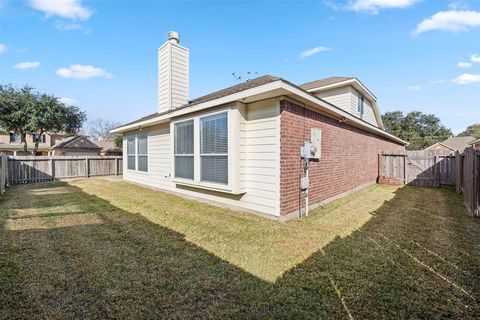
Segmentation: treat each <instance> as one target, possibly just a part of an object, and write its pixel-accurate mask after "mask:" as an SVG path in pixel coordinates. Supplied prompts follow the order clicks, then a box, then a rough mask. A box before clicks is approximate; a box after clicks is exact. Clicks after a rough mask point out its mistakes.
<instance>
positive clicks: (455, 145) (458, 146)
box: [425, 136, 475, 151]
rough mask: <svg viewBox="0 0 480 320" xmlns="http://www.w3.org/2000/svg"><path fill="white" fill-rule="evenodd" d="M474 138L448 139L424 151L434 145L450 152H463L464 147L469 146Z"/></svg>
mask: <svg viewBox="0 0 480 320" xmlns="http://www.w3.org/2000/svg"><path fill="white" fill-rule="evenodd" d="M474 139H475V138H474V137H472V136H464V137H450V138H448V139H447V140H445V141H442V142H437V143H435V144H433V145H431V146H430V147H427V148H425V150H428V149H431V148H433V147H434V146H436V145H442V146H444V147H446V148H448V149H450V150H452V151H457V150H458V151H463V150H465V148H466V147H468V146H469V145H470V143H471V142H472V140H474Z"/></svg>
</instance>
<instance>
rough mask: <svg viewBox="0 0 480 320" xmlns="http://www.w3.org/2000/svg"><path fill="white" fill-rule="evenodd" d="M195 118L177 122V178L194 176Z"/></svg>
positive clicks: (175, 156) (175, 142) (175, 146)
mask: <svg viewBox="0 0 480 320" xmlns="http://www.w3.org/2000/svg"><path fill="white" fill-rule="evenodd" d="M193 153H194V151H193V120H188V121H183V122H178V123H175V130H174V158H175V178H184V179H191V180H193V178H194V157H193Z"/></svg>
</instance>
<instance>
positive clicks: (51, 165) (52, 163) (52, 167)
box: [50, 158, 55, 181]
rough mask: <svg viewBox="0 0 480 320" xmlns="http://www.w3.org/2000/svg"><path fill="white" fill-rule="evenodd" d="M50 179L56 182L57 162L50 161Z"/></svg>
mask: <svg viewBox="0 0 480 320" xmlns="http://www.w3.org/2000/svg"><path fill="white" fill-rule="evenodd" d="M50 177H51V178H52V181H55V162H54V160H53V158H52V159H50Z"/></svg>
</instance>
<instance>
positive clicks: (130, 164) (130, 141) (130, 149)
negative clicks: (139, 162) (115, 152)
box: [127, 135, 136, 170]
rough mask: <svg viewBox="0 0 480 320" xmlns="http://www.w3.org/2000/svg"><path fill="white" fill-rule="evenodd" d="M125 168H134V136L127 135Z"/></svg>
mask: <svg viewBox="0 0 480 320" xmlns="http://www.w3.org/2000/svg"><path fill="white" fill-rule="evenodd" d="M127 168H128V169H130V170H135V169H136V166H135V136H133V135H132V136H128V137H127Z"/></svg>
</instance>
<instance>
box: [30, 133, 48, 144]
mask: <svg viewBox="0 0 480 320" xmlns="http://www.w3.org/2000/svg"><path fill="white" fill-rule="evenodd" d="M37 140H39V141H38V142H40V143H45V142H46V137H45V135H44V134H42V135H41V136H40V135H37V134H33V135H32V142H37Z"/></svg>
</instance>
